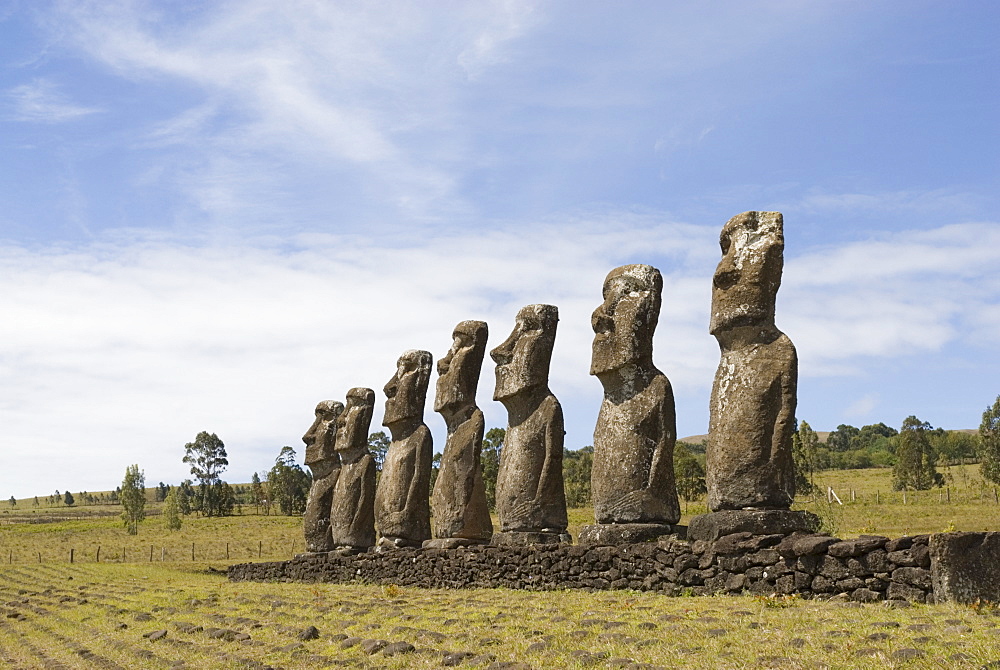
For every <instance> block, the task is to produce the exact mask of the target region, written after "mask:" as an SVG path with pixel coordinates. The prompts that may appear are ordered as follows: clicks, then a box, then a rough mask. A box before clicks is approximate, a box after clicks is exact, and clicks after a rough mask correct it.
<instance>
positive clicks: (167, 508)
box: [163, 486, 181, 530]
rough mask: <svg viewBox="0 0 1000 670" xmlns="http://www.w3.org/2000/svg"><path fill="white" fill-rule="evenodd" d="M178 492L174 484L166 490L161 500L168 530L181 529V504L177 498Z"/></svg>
mask: <svg viewBox="0 0 1000 670" xmlns="http://www.w3.org/2000/svg"><path fill="white" fill-rule="evenodd" d="M179 497H180V492H179V490H178V487H176V486H174V487H172V488H171V489H170V490H169V491H167V497H166V498H165V499H164V500H163V518H164V519H165V520H166V523H167V528H169V529H170V530H180V529H181V505H180V501H179V500H178V498H179Z"/></svg>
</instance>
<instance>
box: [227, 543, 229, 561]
mask: <svg viewBox="0 0 1000 670" xmlns="http://www.w3.org/2000/svg"><path fill="white" fill-rule="evenodd" d="M226 560H227V561H228V560H229V543H228V542H226Z"/></svg>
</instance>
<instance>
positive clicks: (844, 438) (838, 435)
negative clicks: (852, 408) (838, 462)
mask: <svg viewBox="0 0 1000 670" xmlns="http://www.w3.org/2000/svg"><path fill="white" fill-rule="evenodd" d="M859 435H861V431H860V430H859V429H857V428H855V427H854V426H851V425H849V424H844V423H842V424H840V425H839V426H837V430H833V431H830V435H829V436H827V438H826V446H828V447H830V450H831V451H847V450H848V449H852V448H854V445H853V442H854V440H855V439H856V438H857V437H858V436H859Z"/></svg>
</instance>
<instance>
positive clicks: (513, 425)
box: [490, 305, 569, 544]
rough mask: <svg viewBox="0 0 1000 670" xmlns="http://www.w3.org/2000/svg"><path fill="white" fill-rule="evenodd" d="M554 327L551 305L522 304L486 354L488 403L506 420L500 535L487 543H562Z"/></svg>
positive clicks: (499, 490) (559, 409) (560, 439)
mask: <svg viewBox="0 0 1000 670" xmlns="http://www.w3.org/2000/svg"><path fill="white" fill-rule="evenodd" d="M558 323H559V310H558V309H557V308H556V307H555V306H554V305H528V306H526V307H524V308H522V309H521V310H520V311H519V312H518V314H517V318H516V322H515V325H514V330H513V332H512V333H511V334H510V337H508V338H507V339H506V340H505V341H504V342H503V344H501V345H500V346H498V347H496V348H495V349H493V351H491V352H490V356H491V357H492V358H493V360H494V361H495V362H496V364H497V366H496V390H495V391H494V394H493V399H494V400H498V401H500V402H501V403H503V405H504V407H505V408H506V409H507V417H508V418H507V433H506V437H505V438H504V445H503V451H501V452H500V468H499V473H498V475H497V487H496V511H497V516H498V517H499V518H500V533H498V534H496V535H494V536H493V543H494V544H512V543H515V542H518V541H525V542H528V541H530V543H532V544H536V543H550V542H559V541H568V540H567V539H566V538H569V535H568V534H567V533H566V525H567V518H566V496H565V493H564V490H563V473H562V457H563V437H564V436H565V433H566V431H565V429H564V427H563V412H562V407H561V406H560V405H559V401H558V400H557V399H556V397H555V396H554V395H553V394H552V391H550V390H549V385H548V381H549V364H550V362H551V360H552V347H553V345H554V344H555V337H556V326H557V324H558ZM503 535H507V537H502V536H503ZM542 535H548V536H549V537H547V538H544V539H543V538H542V537H541V536H542ZM539 541H540V542H539Z"/></svg>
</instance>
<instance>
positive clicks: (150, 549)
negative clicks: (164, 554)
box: [149, 545, 153, 563]
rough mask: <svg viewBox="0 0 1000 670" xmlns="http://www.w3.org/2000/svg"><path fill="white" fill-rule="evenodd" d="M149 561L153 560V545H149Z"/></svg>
mask: <svg viewBox="0 0 1000 670" xmlns="http://www.w3.org/2000/svg"><path fill="white" fill-rule="evenodd" d="M149 562H150V563H152V562H153V545H149Z"/></svg>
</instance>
